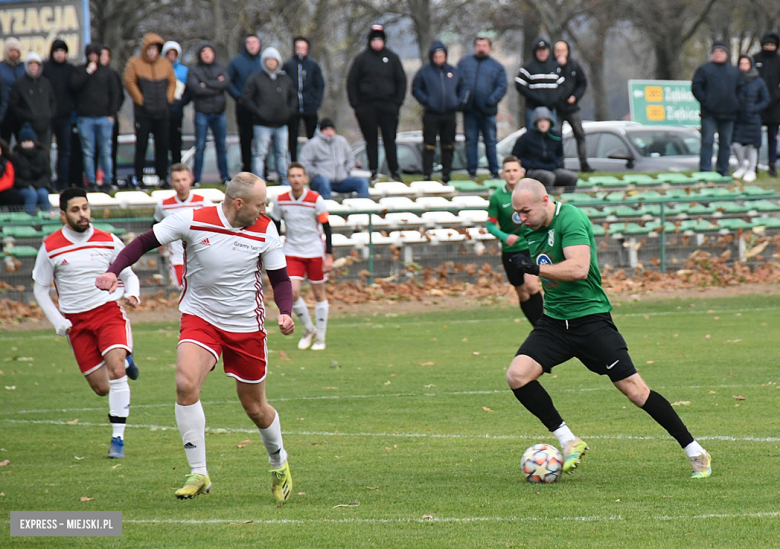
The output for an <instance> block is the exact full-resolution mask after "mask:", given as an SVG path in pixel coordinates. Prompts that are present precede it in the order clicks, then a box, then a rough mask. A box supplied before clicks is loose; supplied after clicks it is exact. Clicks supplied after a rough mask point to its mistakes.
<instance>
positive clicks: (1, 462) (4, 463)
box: [0, 459, 11, 467]
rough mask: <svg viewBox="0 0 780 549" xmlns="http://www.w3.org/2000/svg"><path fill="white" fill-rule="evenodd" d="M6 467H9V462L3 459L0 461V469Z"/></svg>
mask: <svg viewBox="0 0 780 549" xmlns="http://www.w3.org/2000/svg"><path fill="white" fill-rule="evenodd" d="M6 465H11V460H9V459H4V460H3V461H0V467H5V466H6Z"/></svg>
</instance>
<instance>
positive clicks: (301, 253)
mask: <svg viewBox="0 0 780 549" xmlns="http://www.w3.org/2000/svg"><path fill="white" fill-rule="evenodd" d="M287 182H288V183H290V191H289V192H286V193H284V194H281V195H279V196H277V197H276V199H275V200H274V202H273V208H272V209H271V213H270V214H269V215H270V216H271V219H273V220H274V222H275V223H276V226H277V228H280V227H281V222H282V221H284V226H285V233H284V234H285V242H284V255H285V256H286V257H287V272H288V273H290V279H291V280H292V287H293V300H294V302H293V311H295V314H296V315H297V316H298V318H299V319H300V320H301V322H303V327H304V332H303V336H302V337H301V340H300V341H299V342H298V348H299V349H308V348H309V346H311V348H312V350H314V351H322V350H324V349H325V332H326V330H327V328H328V297H327V296H326V295H325V281H326V280H327V276H328V275H327V273H329V272H330V271H331V269H332V268H333V244H332V243H331V229H330V223H329V222H328V210H327V208H326V206H325V200H323V198H322V197H321V196H320V195H319V194H317V193H316V192H314V191H312V190H311V189H307V188H306V184H307V183H308V182H309V178H308V176H307V175H306V168H304V167H303V165H302V164H299V163H297V162H293V163H292V164H290V166H289V167H288V168H287ZM320 226H322V230H320ZM280 230H281V229H280ZM323 233H324V234H325V242H324V244H323V242H322V235H323ZM305 279H308V280H309V283H310V284H311V289H312V291H313V292H314V299H315V305H314V316H315V318H316V319H317V328H316V329H315V328H314V325H313V324H312V322H311V317H309V309H308V307H306V302H305V301H304V300H303V298H302V297H301V286H302V285H303V281H304V280H305ZM315 334H316V339H315V341H314V345H312V343H311V340H312V337H313V336H315Z"/></svg>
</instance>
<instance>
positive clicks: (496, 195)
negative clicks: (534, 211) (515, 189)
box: [487, 185, 528, 253]
mask: <svg viewBox="0 0 780 549" xmlns="http://www.w3.org/2000/svg"><path fill="white" fill-rule="evenodd" d="M514 213H515V211H514V210H513V209H512V191H510V190H509V189H507V187H506V185H504V186H503V187H501V188H500V189H496V190H495V191H493V194H491V195H490V204H489V205H488V226H487V229H488V232H489V233H490V234H492V235H493V236H495V237H496V238H498V239H499V240H500V241H501V251H502V252H504V253H512V252H522V251H524V250H527V249H528V242H526V241H525V238H523V236H522V235H521V234H520V233H521V231H522V229H523V225H522V223H520V220H519V219H518V217H517V216H516V215H514ZM515 220H517V221H515ZM491 224H492V226H491ZM510 234H514V235H517V236H519V237H520V238H518V239H517V242H515V243H514V244H513V245H511V246H509V245H508V244H507V243H506V239H507V237H508V236H509V235H510Z"/></svg>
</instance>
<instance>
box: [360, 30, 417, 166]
mask: <svg viewBox="0 0 780 549" xmlns="http://www.w3.org/2000/svg"><path fill="white" fill-rule="evenodd" d="M386 42H387V36H386V35H385V29H384V27H383V26H382V25H372V26H371V32H369V33H368V48H366V49H365V51H363V52H362V53H361V54H359V55H358V56H357V57H355V60H354V61H353V62H352V67H351V68H350V69H349V76H348V77H347V95H348V96H349V104H350V106H351V107H352V108H353V109H354V110H355V117H356V118H357V121H358V124H359V125H360V132H361V133H362V134H363V139H365V140H366V154H367V155H368V169H370V170H371V179H372V180H373V179H376V173H377V171H378V169H379V132H378V131H377V127H378V128H379V129H380V130H381V131H382V141H383V142H384V145H385V159H386V160H387V166H388V167H389V168H390V175H391V177H392V178H393V179H394V180H396V181H403V179H401V174H400V172H399V171H398V153H397V151H396V147H395V134H396V131H397V129H398V112H399V111H400V110H401V105H402V104H403V102H404V96H405V95H406V74H405V73H404V67H403V65H402V64H401V60H400V59H399V58H398V56H397V55H396V54H395V53H394V52H392V51H390V50H389V49H387V48H386V47H385V44H386Z"/></svg>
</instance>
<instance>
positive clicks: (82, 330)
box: [33, 187, 140, 458]
mask: <svg viewBox="0 0 780 549" xmlns="http://www.w3.org/2000/svg"><path fill="white" fill-rule="evenodd" d="M60 218H61V220H62V222H63V224H64V226H63V227H62V229H60V230H58V231H56V232H54V233H52V234H50V235H49V236H48V237H46V239H45V240H44V241H43V245H42V246H41V249H40V251H39V252H38V258H37V259H36V260H35V269H34V270H33V280H34V281H35V288H34V292H35V299H36V300H37V302H38V305H40V307H41V309H43V312H44V313H45V314H46V318H48V319H49V322H51V323H52V325H53V326H54V329H55V330H56V332H57V334H58V335H61V336H67V337H68V340H69V341H70V345H71V347H72V348H73V354H74V355H75V356H76V362H77V363H78V365H79V369H80V370H81V373H82V374H84V376H85V377H86V379H87V382H88V383H89V386H90V387H92V390H93V391H95V393H97V394H98V395H99V396H106V395H108V407H109V413H108V419H109V420H110V422H111V425H112V427H113V434H112V438H111V445H110V447H109V451H108V456H109V457H111V458H123V457H125V454H124V438H125V423H126V422H127V416H128V414H129V412H130V386H129V385H128V384H127V378H128V376H129V377H130V378H131V379H136V378H137V377H138V367H137V366H135V363H134V362H132V359H130V360H127V359H128V358H129V357H130V353H132V352H133V334H132V332H131V331H130V321H129V320H128V319H127V316H126V315H125V311H124V310H123V309H122V307H120V306H119V304H118V303H117V300H118V299H119V298H120V297H122V294H123V293H124V295H125V297H127V301H128V303H129V304H130V305H131V306H133V307H135V306H136V305H138V295H139V293H140V285H139V283H138V277H137V276H136V275H135V273H134V272H133V271H132V269H130V268H129V267H128V268H126V269H123V270H122V272H121V273H119V278H120V279H121V281H122V284H123V287H121V288H118V289H117V290H116V291H115V292H112V293H110V294H107V293H106V292H101V291H100V290H98V289H97V288H93V284H92V281H93V280H94V279H95V277H96V276H98V275H100V274H102V273H104V272H105V270H106V269H107V268H108V266H109V265H111V262H112V261H114V259H116V257H117V255H118V254H119V252H120V251H121V250H122V249H123V248H124V245H123V244H122V241H121V240H119V239H118V238H117V237H115V236H114V235H112V234H111V233H107V232H105V231H101V230H98V229H95V228H94V227H93V226H92V225H91V224H90V221H89V220H90V209H89V203H88V202H87V192H86V190H84V189H81V188H73V187H71V188H70V189H66V190H65V191H63V192H62V194H61V195H60ZM52 282H53V283H54V285H55V288H56V290H57V295H58V296H59V310H57V306H55V305H54V303H53V302H52V299H51V295H50V294H49V290H50V288H51V284H52Z"/></svg>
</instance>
